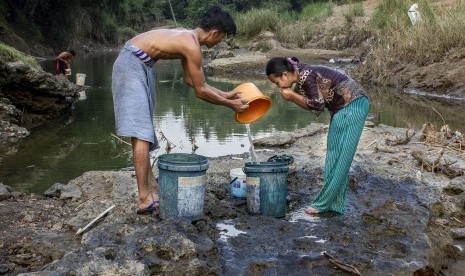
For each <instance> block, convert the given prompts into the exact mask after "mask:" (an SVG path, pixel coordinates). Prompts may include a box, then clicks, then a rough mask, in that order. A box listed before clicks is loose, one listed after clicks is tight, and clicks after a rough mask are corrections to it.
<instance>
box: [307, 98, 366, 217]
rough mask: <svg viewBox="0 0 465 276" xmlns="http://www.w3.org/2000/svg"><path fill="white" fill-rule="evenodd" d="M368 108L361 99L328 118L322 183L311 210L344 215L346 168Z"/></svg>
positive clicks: (360, 133) (347, 169)
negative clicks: (329, 120) (329, 119)
mask: <svg viewBox="0 0 465 276" xmlns="http://www.w3.org/2000/svg"><path fill="white" fill-rule="evenodd" d="M369 109H370V105H369V103H368V98H367V97H361V98H358V99H356V100H354V101H353V102H352V103H350V104H349V105H347V106H346V107H344V108H343V109H341V110H339V111H338V112H336V114H334V115H333V117H332V118H331V123H330V124H329V132H328V138H327V153H326V160H325V171H324V183H323V187H322V188H321V190H320V191H319V193H318V195H317V197H316V199H315V200H314V201H313V203H312V207H313V208H315V209H316V210H318V212H327V211H335V212H338V213H341V214H343V213H344V205H345V197H346V192H347V185H348V179H349V169H350V165H351V164H352V160H353V159H354V156H355V152H356V150H357V146H358V142H359V140H360V136H361V135H362V130H363V127H364V125H365V119H366V117H367V115H368V112H369Z"/></svg>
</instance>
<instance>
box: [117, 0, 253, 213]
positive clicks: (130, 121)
mask: <svg viewBox="0 0 465 276" xmlns="http://www.w3.org/2000/svg"><path fill="white" fill-rule="evenodd" d="M235 33H236V25H235V23H234V21H233V19H232V17H231V15H230V14H229V13H227V12H225V11H223V10H222V9H221V8H219V7H213V8H211V9H209V10H208V11H207V12H206V13H205V14H204V16H203V18H202V19H201V22H200V24H199V26H198V27H197V28H195V29H194V30H186V29H157V30H151V31H148V32H145V33H142V34H139V35H137V36H135V37H133V38H132V39H131V40H129V41H128V42H126V44H125V45H124V47H123V49H122V51H121V53H120V55H119V56H118V58H117V59H116V61H115V64H114V66H113V75H112V93H113V103H114V108H115V122H116V133H117V134H118V135H120V136H124V137H131V144H132V152H133V162H134V169H135V172H136V179H137V188H138V194H139V198H138V210H137V213H139V214H140V213H151V212H153V211H154V210H155V209H156V208H157V207H158V195H157V193H158V183H156V184H155V187H154V188H153V189H154V190H153V191H151V189H150V188H149V176H150V175H151V167H150V159H149V151H151V150H155V149H157V148H158V147H159V146H158V141H157V138H156V135H155V131H154V128H153V110H154V106H155V76H154V71H153V70H154V69H153V64H154V63H155V62H156V61H157V60H160V59H161V60H165V59H180V60H181V62H182V66H183V69H184V75H185V81H186V84H187V85H189V86H190V87H192V88H194V91H195V95H196V96H197V97H199V98H200V99H202V100H204V101H207V102H210V103H213V104H216V105H223V106H226V107H229V108H231V109H233V110H234V111H236V112H243V111H244V110H245V109H246V108H247V107H248V104H247V101H246V100H244V99H242V98H241V97H240V96H239V92H237V91H232V92H229V93H225V92H223V91H220V90H218V89H216V88H214V87H212V86H210V85H208V84H207V83H206V82H205V76H204V73H203V70H202V52H201V48H200V47H201V46H203V45H206V46H207V47H209V48H210V47H213V46H215V45H216V44H218V43H219V42H221V40H222V39H223V38H224V37H225V36H227V35H234V34H235Z"/></svg>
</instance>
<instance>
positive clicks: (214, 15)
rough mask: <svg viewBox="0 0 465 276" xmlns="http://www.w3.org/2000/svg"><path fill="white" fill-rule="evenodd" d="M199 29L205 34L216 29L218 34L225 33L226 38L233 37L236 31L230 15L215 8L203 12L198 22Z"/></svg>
mask: <svg viewBox="0 0 465 276" xmlns="http://www.w3.org/2000/svg"><path fill="white" fill-rule="evenodd" d="M199 27H200V28H202V29H203V30H204V31H207V32H208V31H210V30H212V29H217V30H218V31H219V32H220V33H225V34H226V36H230V35H235V34H236V30H237V27H236V24H235V23H234V20H233V18H232V17H231V15H230V14H229V13H228V12H226V11H223V10H222V9H221V8H220V7H216V6H215V7H212V8H210V9H209V10H207V11H206V12H205V14H204V15H203V17H202V19H201V20H200V24H199Z"/></svg>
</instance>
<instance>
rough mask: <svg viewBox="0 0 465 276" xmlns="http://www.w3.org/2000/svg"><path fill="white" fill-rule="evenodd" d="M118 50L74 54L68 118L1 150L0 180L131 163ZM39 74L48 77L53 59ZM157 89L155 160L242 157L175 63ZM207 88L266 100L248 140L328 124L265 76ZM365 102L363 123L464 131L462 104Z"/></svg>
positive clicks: (227, 114) (229, 128)
mask: <svg viewBox="0 0 465 276" xmlns="http://www.w3.org/2000/svg"><path fill="white" fill-rule="evenodd" d="M117 54H118V52H117V51H101V52H93V53H89V54H81V55H78V56H76V57H75V58H74V60H73V62H72V73H73V75H72V76H71V77H70V81H73V82H74V81H75V75H76V73H83V74H86V80H85V84H86V86H87V87H86V89H85V91H86V93H85V97H83V98H82V100H80V101H78V102H77V103H76V104H75V106H74V110H73V112H72V114H70V115H69V116H63V117H62V118H59V119H57V120H55V121H53V122H50V123H48V124H46V125H43V126H41V127H38V128H35V129H32V131H31V135H30V136H28V137H26V138H24V139H22V140H21V141H20V142H18V143H16V144H13V145H11V147H10V150H9V151H8V152H0V162H1V163H0V164H1V166H0V182H3V184H5V185H9V186H11V187H13V188H14V189H15V190H19V191H23V192H33V193H42V192H43V191H45V190H46V189H48V188H49V187H50V186H51V185H53V184H54V183H67V182H68V181H69V180H71V179H73V178H75V177H77V176H79V175H81V174H82V173H84V172H86V171H91V170H119V169H121V168H125V167H129V166H131V155H130V153H131V152H130V147H129V146H128V145H127V142H129V140H128V139H118V138H116V137H115V136H113V134H114V133H115V131H114V117H113V103H112V96H111V70H112V65H113V62H114V60H115V58H116V56H117ZM42 66H43V69H44V70H46V71H49V72H53V68H54V63H53V61H50V60H49V61H44V62H43V63H42ZM155 66H156V71H157V92H156V106H155V113H156V114H155V119H154V125H155V126H156V129H157V131H158V133H157V134H158V138H159V140H160V143H161V148H160V149H159V150H158V151H157V152H155V153H154V155H155V156H157V155H159V154H162V153H165V152H166V150H167V143H168V141H169V148H170V149H169V150H170V152H193V150H194V149H195V153H197V154H200V155H204V156H207V157H216V156H223V155H229V154H242V153H248V152H249V147H250V143H249V141H248V137H247V131H246V128H245V126H244V125H242V124H239V123H237V122H236V121H235V120H234V112H233V111H232V110H230V109H228V108H225V107H222V106H216V105H212V104H209V103H206V102H203V101H202V100H199V99H197V98H196V97H195V95H194V92H193V90H192V89H191V88H189V87H187V86H186V85H185V84H184V78H183V71H182V67H181V64H180V62H179V61H160V62H158V63H157V64H156V65H155ZM207 80H208V82H209V83H210V84H212V85H213V86H215V87H218V88H220V89H223V90H232V89H233V88H234V87H235V86H236V85H237V84H239V83H241V82H253V83H254V84H256V85H257V87H258V88H259V89H260V90H261V91H262V92H263V93H264V94H266V95H268V96H270V97H271V100H272V106H271V108H270V110H269V112H268V113H267V114H266V115H265V116H264V117H263V118H261V119H260V120H259V121H257V122H254V123H252V124H251V125H250V128H251V133H252V136H253V138H254V139H255V138H260V137H264V136H267V135H270V134H274V133H277V132H281V131H292V130H295V129H298V128H302V127H305V126H307V125H308V124H310V123H312V122H322V123H328V122H329V114H328V113H323V114H321V115H320V116H319V117H316V116H315V115H313V114H312V113H310V112H305V111H303V110H301V109H300V108H299V107H297V106H295V105H293V104H291V103H288V102H285V101H284V100H282V99H281V97H280V95H279V93H277V92H278V91H277V88H276V86H274V84H272V83H271V82H269V81H267V79H266V78H265V77H251V78H242V79H238V78H235V79H225V78H215V77H210V78H208V77H207ZM364 88H365V90H366V91H367V94H368V96H369V98H370V101H371V114H370V118H371V120H372V121H373V122H375V123H376V124H387V125H391V126H398V127H408V126H412V127H415V128H417V129H418V128H421V126H422V125H423V124H424V123H425V122H432V123H433V124H435V125H436V126H437V127H438V128H439V127H440V126H442V124H443V122H444V121H445V122H446V123H447V124H449V126H450V127H451V128H452V129H453V130H456V129H458V130H459V131H464V129H463V121H464V119H465V114H464V113H463V112H462V110H463V108H464V105H465V104H464V102H460V101H456V100H450V99H445V98H440V97H425V96H420V95H415V94H409V93H405V92H403V91H399V90H397V89H392V88H386V87H373V86H366V85H364Z"/></svg>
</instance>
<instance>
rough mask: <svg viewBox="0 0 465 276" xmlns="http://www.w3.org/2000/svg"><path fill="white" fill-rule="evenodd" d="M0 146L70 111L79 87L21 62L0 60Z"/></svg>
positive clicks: (14, 140) (16, 139)
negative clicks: (29, 129)
mask: <svg viewBox="0 0 465 276" xmlns="http://www.w3.org/2000/svg"><path fill="white" fill-rule="evenodd" d="M0 87H1V93H0V122H1V124H0V143H6V142H16V141H18V140H19V139H21V138H23V137H25V136H27V135H29V131H28V130H27V128H31V127H35V126H38V125H41V124H43V123H44V122H47V121H49V120H51V119H53V118H56V117H58V116H61V115H63V114H65V113H67V112H69V111H71V108H72V105H73V103H74V102H76V101H77V100H78V97H79V87H78V86H77V85H76V84H74V83H72V82H70V81H68V80H66V79H62V78H58V77H56V76H54V75H52V74H50V73H48V72H45V71H43V70H41V69H37V68H33V67H31V66H29V65H27V64H25V63H24V62H22V61H15V62H4V61H0Z"/></svg>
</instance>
